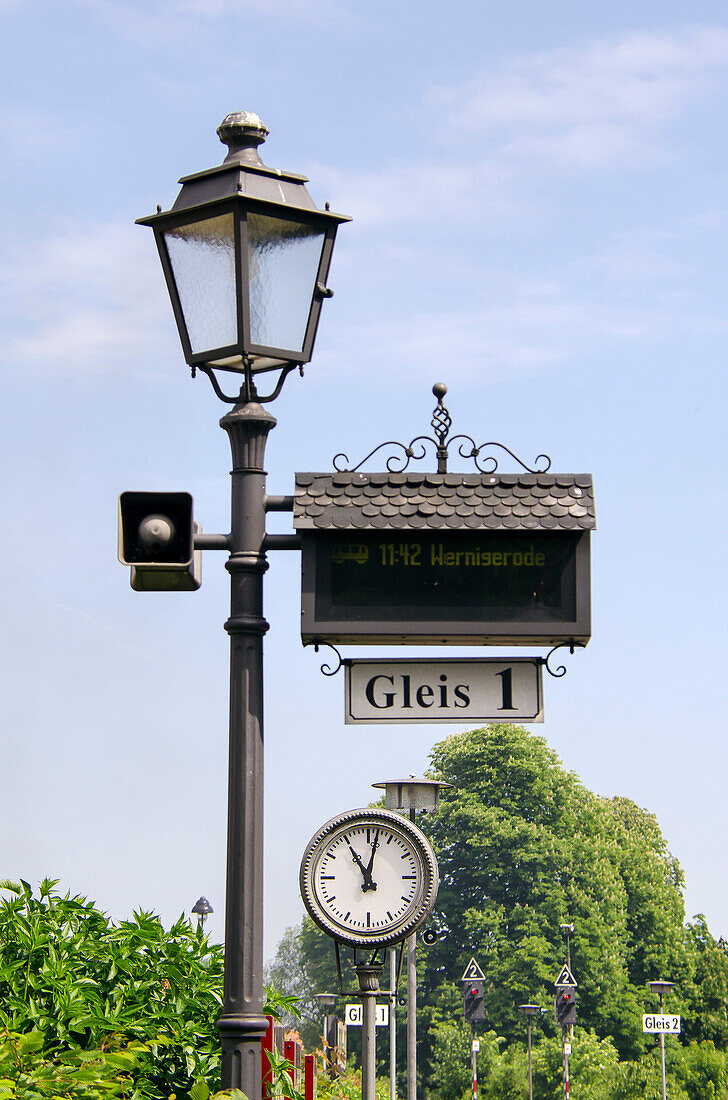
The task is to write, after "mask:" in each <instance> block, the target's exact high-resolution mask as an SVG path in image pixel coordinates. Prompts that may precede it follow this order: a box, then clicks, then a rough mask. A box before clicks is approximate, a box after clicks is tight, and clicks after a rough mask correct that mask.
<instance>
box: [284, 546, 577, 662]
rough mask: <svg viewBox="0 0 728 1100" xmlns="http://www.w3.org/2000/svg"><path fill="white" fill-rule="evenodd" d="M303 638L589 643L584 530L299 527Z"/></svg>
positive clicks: (378, 641) (433, 642)
mask: <svg viewBox="0 0 728 1100" xmlns="http://www.w3.org/2000/svg"><path fill="white" fill-rule="evenodd" d="M302 548H303V562H302V565H303V577H302V580H303V593H302V637H303V640H304V642H315V641H327V642H333V643H341V644H349V643H357V642H359V643H362V642H363V643H369V644H387V643H388V644H409V645H413V644H417V643H422V644H429V645H449V644H459V645H468V644H469V645H480V644H486V645H487V644H491V645H492V644H495V643H500V642H507V643H512V644H515V645H532V644H533V645H546V644H549V645H557V644H560V643H562V642H564V641H565V640H566V641H575V642H586V641H588V639H589V636H590V633H591V625H590V613H589V535H588V532H572V531H528V532H526V531H483V532H478V531H469V530H465V531H457V532H450V533H441V532H437V533H435V532H430V531H422V532H420V531H412V530H409V531H406V530H405V531H391V530H390V531H383V532H381V533H379V532H378V533H373V532H370V531H354V532H349V531H343V532H336V533H332V532H326V533H321V534H319V533H316V534H315V535H313V534H311V535H309V534H308V533H304V534H303V539H302Z"/></svg>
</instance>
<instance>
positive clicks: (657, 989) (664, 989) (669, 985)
mask: <svg viewBox="0 0 728 1100" xmlns="http://www.w3.org/2000/svg"><path fill="white" fill-rule="evenodd" d="M647 984H648V986H649V987H650V989H651V990H652V992H653V993H657V995H658V996H659V998H660V1015H662V1014H663V1012H664V1011H665V1010H664V1009H663V1007H662V998H663V997H664V996H665V994H666V993H669V992H670V990H671V989H674V988H675V983H674V982H666V981H663V980H662V979H658V980H657V981H654V982H648V983H647ZM660 1054H661V1056H662V1098H663V1100H667V1074H666V1072H665V1032H664V1031H661V1032H660Z"/></svg>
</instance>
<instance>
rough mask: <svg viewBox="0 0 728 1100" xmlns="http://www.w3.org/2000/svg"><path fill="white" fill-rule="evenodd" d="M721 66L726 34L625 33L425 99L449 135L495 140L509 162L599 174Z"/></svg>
mask: <svg viewBox="0 0 728 1100" xmlns="http://www.w3.org/2000/svg"><path fill="white" fill-rule="evenodd" d="M726 65H728V28H726V27H720V26H715V27H706V26H692V27H686V28H682V29H679V30H674V31H633V32H629V33H626V34H622V35H620V36H617V37H614V38H610V39H607V40H602V41H594V42H590V43H588V44H586V45H584V46H582V47H580V48H573V49H565V48H564V49H557V50H550V51H548V52H545V53H535V54H530V55H526V56H520V57H513V58H511V59H510V60H508V61H507V62H505V63H504V64H503V65H502V66H501V68H500V70H499V71H496V72H494V73H488V74H487V75H479V76H476V77H474V78H472V79H470V80H468V81H466V82H465V83H461V84H459V85H456V86H452V87H449V88H446V87H439V88H435V89H433V90H431V91H430V93H429V94H428V97H427V99H428V103H429V106H430V108H431V109H433V108H434V109H439V110H441V111H443V112H445V114H446V118H447V120H448V122H449V123H451V124H452V125H454V126H456V127H460V128H463V129H465V130H469V131H471V132H472V131H486V130H487V131H492V132H500V133H501V134H502V137H501V142H502V146H503V148H504V149H505V150H506V151H508V152H509V153H511V154H515V155H519V156H526V155H535V156H539V157H546V158H551V159H553V160H556V161H558V162H560V163H566V164H573V165H579V166H582V167H587V168H591V167H600V166H603V165H606V164H610V163H613V162H615V161H617V160H619V159H624V157H625V156H627V155H633V154H634V153H635V152H636V151H638V150H639V148H640V146H641V145H642V143H643V142H644V141H645V139H646V138H647V140H649V137H648V135H649V134H650V131H651V130H653V129H654V128H659V127H660V126H662V125H664V124H665V123H666V122H668V121H669V120H671V119H672V118H674V117H675V116H676V115H677V114H678V113H679V111H680V110H682V108H683V106H684V104H685V103H686V102H687V101H688V100H689V99H690V98H691V97H692V96H693V95H695V94H697V93H698V92H699V91H700V90H701V88H703V87H704V86H705V82H706V80H707V77H708V75H709V74H710V73H711V72H712V71H714V70H722V69H725V67H726Z"/></svg>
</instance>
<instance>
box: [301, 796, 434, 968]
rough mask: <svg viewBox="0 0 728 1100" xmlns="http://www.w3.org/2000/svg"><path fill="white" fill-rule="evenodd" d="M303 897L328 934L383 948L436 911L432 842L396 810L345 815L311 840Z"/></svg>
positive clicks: (303, 865)
mask: <svg viewBox="0 0 728 1100" xmlns="http://www.w3.org/2000/svg"><path fill="white" fill-rule="evenodd" d="M300 885H301V897H302V899H303V903H304V905H305V906H306V909H307V910H308V913H309V915H310V916H311V918H312V919H313V920H314V921H315V923H316V924H317V925H318V926H319V928H321V929H323V931H324V932H326V933H327V935H329V936H331V937H333V938H334V939H335V940H337V941H338V942H339V943H344V944H348V945H349V946H352V947H385V946H389V945H391V944H394V943H399V942H400V941H401V940H403V939H405V938H406V937H407V936H409V935H411V934H412V933H413V932H414V931H416V929H417V928H419V926H420V925H421V924H422V922H423V921H424V920H425V919H426V918H427V917H428V916H429V914H430V913H431V912H432V908H433V906H434V904H435V899H436V897H437V889H438V885H439V875H438V869H437V860H436V859H435V854H434V852H433V851H432V847H431V846H430V842H429V841H428V839H427V837H426V836H425V835H424V833H423V832H422V831H421V829H419V828H418V827H417V826H416V825H415V824H413V822H411V821H409V820H407V818H404V817H402V816H401V815H400V814H397V813H393V812H392V811H391V810H380V809H358V810H348V811H347V812H345V813H342V814H338V815H337V816H336V817H333V818H331V820H330V821H327V822H326V824H325V825H322V826H321V828H320V829H319V830H318V831H317V832H316V834H315V835H314V836H313V837H312V839H311V840H310V842H309V843H308V845H307V846H306V850H305V852H304V854H303V859H302V860H301V870H300Z"/></svg>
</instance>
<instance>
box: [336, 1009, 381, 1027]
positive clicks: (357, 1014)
mask: <svg viewBox="0 0 728 1100" xmlns="http://www.w3.org/2000/svg"><path fill="white" fill-rule="evenodd" d="M375 1022H376V1025H377V1027H386V1025H387V1024H388V1023H389V1005H387V1004H381V1005H377V1006H376V1019H375ZM344 1023H345V1024H346V1026H347V1027H361V1026H362V1006H361V1005H347V1006H346V1009H345V1012H344Z"/></svg>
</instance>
